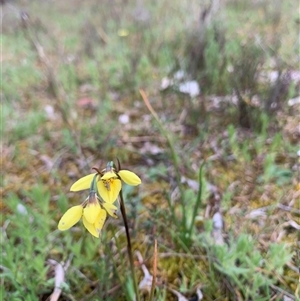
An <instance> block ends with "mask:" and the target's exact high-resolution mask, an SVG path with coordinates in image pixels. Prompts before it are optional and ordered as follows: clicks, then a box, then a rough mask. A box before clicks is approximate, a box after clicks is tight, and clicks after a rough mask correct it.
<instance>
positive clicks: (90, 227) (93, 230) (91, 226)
mask: <svg viewBox="0 0 300 301" xmlns="http://www.w3.org/2000/svg"><path fill="white" fill-rule="evenodd" d="M82 222H83V225H84V226H85V228H86V229H87V230H88V231H89V232H90V233H91V234H92V235H93V236H95V237H97V238H98V237H99V232H97V230H96V227H95V225H94V224H91V223H89V222H88V221H87V219H86V218H85V217H84V216H83V217H82Z"/></svg>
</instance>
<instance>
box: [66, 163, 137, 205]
mask: <svg viewBox="0 0 300 301" xmlns="http://www.w3.org/2000/svg"><path fill="white" fill-rule="evenodd" d="M97 172H98V173H93V174H89V175H87V176H85V177H83V178H81V179H79V180H78V181H77V182H75V183H74V184H73V185H72V186H71V188H70V190H71V191H80V190H85V189H88V188H89V187H90V185H91V181H92V180H93V178H94V177H96V182H97V189H98V193H99V195H100V197H101V198H102V199H103V200H104V202H106V203H109V204H113V203H114V202H115V201H116V199H117V198H118V195H119V193H120V190H121V188H122V183H121V180H122V181H123V182H125V183H126V184H128V185H131V186H137V185H139V184H141V179H140V178H139V177H138V176H137V175H136V174H135V173H133V172H131V171H129V170H120V171H116V169H115V168H114V167H113V162H109V163H108V164H107V166H106V168H105V169H104V170H102V171H99V170H97Z"/></svg>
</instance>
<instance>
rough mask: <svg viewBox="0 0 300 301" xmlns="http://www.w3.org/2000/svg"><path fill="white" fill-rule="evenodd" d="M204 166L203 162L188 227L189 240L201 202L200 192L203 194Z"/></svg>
mask: <svg viewBox="0 0 300 301" xmlns="http://www.w3.org/2000/svg"><path fill="white" fill-rule="evenodd" d="M204 165H205V161H204V162H203V163H202V164H201V166H200V169H199V189H198V194H197V200H196V205H195V208H194V212H193V217H192V221H191V225H190V229H189V238H191V236H192V234H193V229H194V223H195V219H196V216H197V213H198V208H199V206H200V204H201V201H202V192H203V181H202V175H203V167H204Z"/></svg>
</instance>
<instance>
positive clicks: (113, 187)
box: [97, 179, 122, 204]
mask: <svg viewBox="0 0 300 301" xmlns="http://www.w3.org/2000/svg"><path fill="white" fill-rule="evenodd" d="M104 181H106V183H105V184H104ZM104 181H102V180H100V181H98V182H97V187H98V192H99V194H100V197H101V198H102V199H103V200H104V202H107V203H110V204H112V203H113V202H115V201H116V199H117V198H118V195H119V193H120V190H121V188H122V184H121V181H120V180H119V179H110V180H104Z"/></svg>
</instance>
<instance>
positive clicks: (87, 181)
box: [70, 173, 95, 191]
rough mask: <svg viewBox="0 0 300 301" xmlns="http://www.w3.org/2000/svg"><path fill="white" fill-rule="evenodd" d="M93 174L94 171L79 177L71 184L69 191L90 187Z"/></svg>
mask: <svg viewBox="0 0 300 301" xmlns="http://www.w3.org/2000/svg"><path fill="white" fill-rule="evenodd" d="M94 176H95V173H92V174H89V175H87V176H85V177H83V178H80V179H79V180H78V181H76V182H75V183H74V184H73V185H72V186H71V188H70V191H80V190H85V189H89V188H90V187H91V183H92V181H93V178H94Z"/></svg>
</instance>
